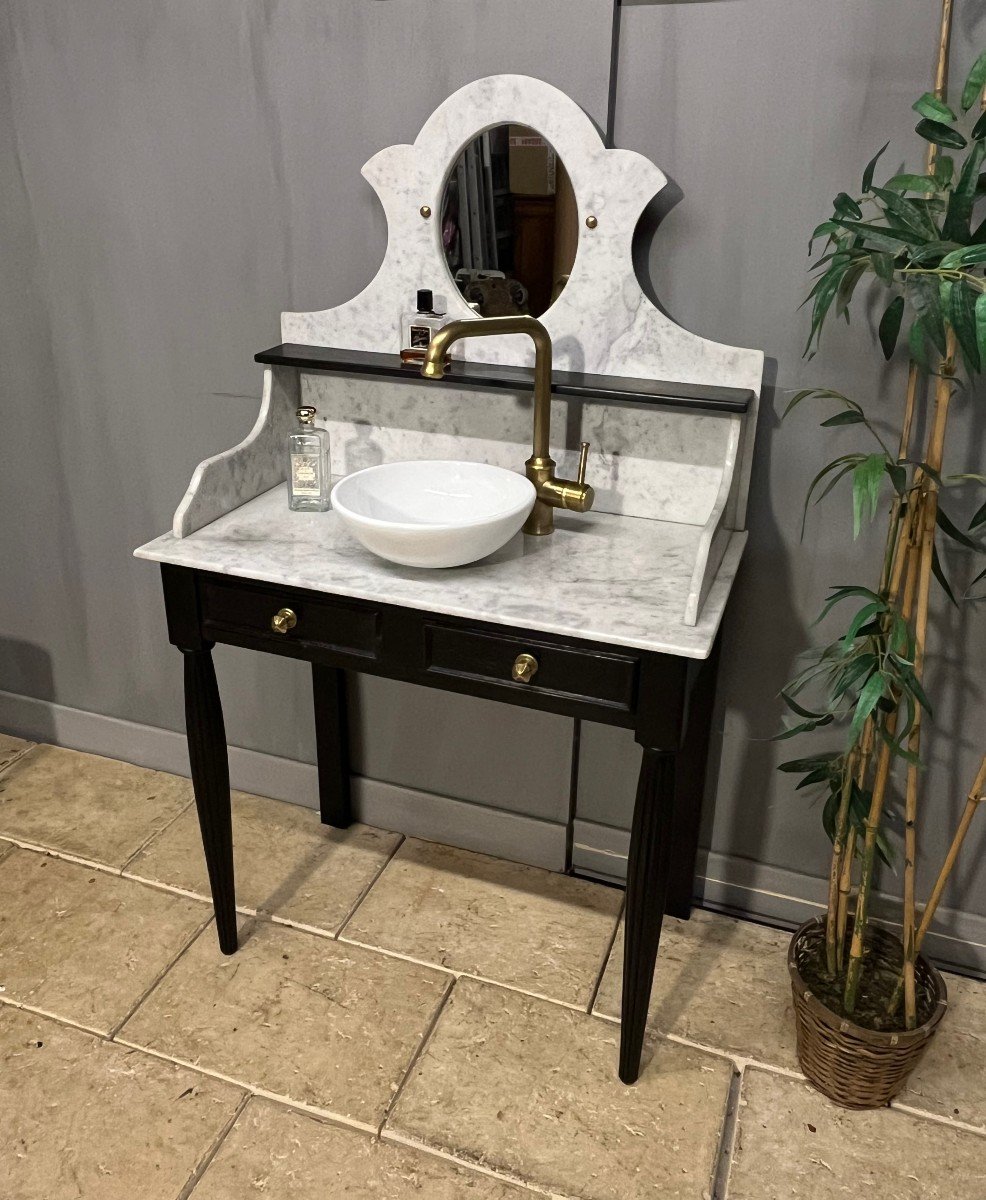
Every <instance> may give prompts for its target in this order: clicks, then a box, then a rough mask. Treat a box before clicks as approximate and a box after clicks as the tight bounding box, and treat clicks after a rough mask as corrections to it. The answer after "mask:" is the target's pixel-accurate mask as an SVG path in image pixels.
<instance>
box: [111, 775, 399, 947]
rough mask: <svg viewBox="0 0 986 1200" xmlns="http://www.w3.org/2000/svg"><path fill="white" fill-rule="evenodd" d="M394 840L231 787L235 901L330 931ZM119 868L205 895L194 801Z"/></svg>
mask: <svg viewBox="0 0 986 1200" xmlns="http://www.w3.org/2000/svg"><path fill="white" fill-rule="evenodd" d="M399 841H400V835H399V834H396V833H387V832H386V831H385V830H382V829H371V828H370V827H369V826H368V825H353V826H351V827H350V828H349V829H345V830H342V829H332V828H330V827H329V826H327V825H323V824H322V823H321V822H320V821H319V818H318V813H316V812H312V810H311V809H308V808H301V807H299V806H298V805H297V804H285V803H283V802H281V801H280V800H265V799H262V798H260V797H257V796H246V795H243V794H242V793H235V794H234V797H233V846H234V853H235V856H236V864H235V869H236V900H237V903H238V904H241V905H243V906H244V907H246V908H252V909H257V910H260V911H263V912H272V913H276V914H277V915H278V916H281V917H286V918H288V919H289V920H292V921H299V922H301V923H302V924H305V925H313V926H315V927H316V928H319V929H327V930H329V931H330V932H333V933H334V932H335V931H336V930H337V929H338V928H339V926H340V925H341V924H342V922H343V921H344V920H345V919H346V917H347V916H348V915H349V913H350V912H351V911H352V909H353V906H354V905H355V904H356V902H357V900H358V899H359V898H360V896H361V895H362V894H363V892H364V890H365V889H366V888H367V887H368V886H369V885H370V884H371V883H372V882H373V879H374V877H375V876H376V874H377V873H378V872H379V870H380V868H381V867H382V866H383V864H384V863H385V862H386V860H387V857H388V856H389V855H390V854H391V853H392V852H393V850H394V847H395V846H396V845H397V843H398V842H399ZM127 873H128V874H133V875H140V876H143V877H145V878H147V879H156V880H159V881H161V882H162V883H170V884H172V885H174V886H176V887H182V888H187V889H188V890H189V891H193V892H198V893H200V894H201V895H204V896H208V895H209V877H208V875H207V874H206V869H205V859H204V857H203V855H202V839H201V837H200V836H199V824H198V819H197V817H196V815H195V810H194V808H191V809H189V810H188V811H187V812H184V813H182V815H181V816H180V817H179V818H178V820H177V821H175V823H174V824H173V825H171V826H170V827H169V828H168V829H166V830H165V831H164V832H163V833H162V834H161V835H160V836H159V837H156V838H154V840H153V841H152V842H151V843H150V845H149V846H147V847H146V849H144V850H143V851H141V853H140V854H139V855H138V856H137V857H136V858H135V859H134V861H133V862H132V863H131V864H130V866H129V867H128V868H127Z"/></svg>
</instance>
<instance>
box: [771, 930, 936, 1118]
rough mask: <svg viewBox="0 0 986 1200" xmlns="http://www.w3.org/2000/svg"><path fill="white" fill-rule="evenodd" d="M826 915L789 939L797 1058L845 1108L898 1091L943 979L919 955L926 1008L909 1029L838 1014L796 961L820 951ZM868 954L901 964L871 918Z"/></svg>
mask: <svg viewBox="0 0 986 1200" xmlns="http://www.w3.org/2000/svg"><path fill="white" fill-rule="evenodd" d="M824 941H825V922H824V920H823V919H822V918H821V917H813V918H812V919H811V920H810V921H806V922H805V923H804V924H803V925H802V926H801V928H800V929H798V931H797V932H796V933H795V935H794V937H792V939H791V948H790V950H789V951H788V957H787V965H788V970H789V971H790V973H791V988H792V991H793V993H794V1013H795V1021H796V1025H797V1033H798V1061H799V1062H800V1063H801V1069H802V1071H804V1073H805V1075H806V1076H807V1077H808V1079H809V1081H810V1082H811V1083H812V1084H814V1086H815V1087H816V1088H818V1090H819V1091H820V1092H823V1093H824V1094H825V1095H826V1096H828V1097H829V1099H830V1100H834V1101H835V1103H836V1104H841V1105H842V1106H843V1107H844V1108H880V1107H882V1106H883V1105H885V1104H889V1103H890V1101H891V1100H892V1099H893V1098H894V1096H896V1095H897V1093H898V1092H899V1091H900V1090H901V1088H902V1087H903V1086H904V1084H905V1083H906V1082H907V1077H908V1075H910V1073H911V1071H913V1070H914V1068H915V1067H916V1066H917V1064H918V1063H919V1062H920V1060H921V1057H922V1055H923V1054H924V1052H925V1050H926V1049H927V1047H928V1043H929V1042H930V1041H931V1038H932V1037H933V1035H934V1033H935V1030H936V1029H937V1027H938V1022H939V1021H940V1020H941V1019H942V1017H943V1016H944V1015H945V1009H946V1007H947V1005H948V999H947V995H946V992H945V981H944V980H943V979H942V977H941V975H940V974H939V973H938V971H936V970H935V968H934V967H933V966H932V965H931V963H929V962H928V961H927V960H926V959H924V958H922V957H921V956H920V955H919V956H918V959H917V963H916V964H915V972H914V973H915V983H916V988H917V995H918V1013H919V1015H924V1014H927V1015H926V1019H925V1021H924V1023H923V1024H922V1025H919V1026H918V1027H917V1028H916V1029H908V1030H900V1031H899V1032H887V1033H879V1032H877V1031H876V1030H873V1029H864V1028H862V1027H861V1026H859V1025H855V1024H853V1022H852V1021H848V1020H846V1019H845V1018H844V1017H840V1016H837V1015H836V1014H835V1013H833V1012H831V1011H830V1010H829V1009H828V1008H826V1007H825V1005H824V1004H822V1002H821V1001H820V1000H819V999H818V998H817V997H816V996H814V995H813V994H812V992H811V990H810V989H809V987H808V985H807V984H806V983H805V981H804V979H803V978H802V975H801V970H800V968H801V967H802V966H803V965H804V964H805V963H806V962H808V961H809V959H812V960H817V957H818V955H819V954H824ZM866 953H867V956H868V957H870V959H871V961H872V960H873V958H876V959H877V960H883V961H884V962H886V963H887V965H888V966H892V967H894V969H896V970H899V969H900V963H901V958H902V955H901V947H900V943H899V942H898V941H897V939H896V938H894V937H893V936H892V935H890V934H889V933H887V932H886V931H885V930H883V929H880V928H879V927H876V926H871V927H870V930H869V934H868V938H867V947H866Z"/></svg>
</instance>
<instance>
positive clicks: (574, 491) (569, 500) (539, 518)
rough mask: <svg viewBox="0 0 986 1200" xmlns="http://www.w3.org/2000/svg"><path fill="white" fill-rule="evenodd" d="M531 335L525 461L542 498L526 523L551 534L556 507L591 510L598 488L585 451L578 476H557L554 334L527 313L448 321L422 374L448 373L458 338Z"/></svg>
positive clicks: (429, 351) (428, 354) (528, 530)
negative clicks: (530, 421) (589, 478)
mask: <svg viewBox="0 0 986 1200" xmlns="http://www.w3.org/2000/svg"><path fill="white" fill-rule="evenodd" d="M506 333H526V334H527V336H528V337H529V338H530V339H531V340H532V341H533V342H534V433H533V437H532V451H531V457H530V458H529V459H528V460H527V462H526V463H525V470H526V472H527V478H528V479H530V481H531V482H532V483H533V484H534V486H535V488H536V489H537V499H536V500H535V502H534V508H533V510H532V511H531V515H530V517H528V519H527V523H526V524H525V526H524V532H525V533H535V534H539V533H552V532H553V531H554V515H553V511H552V510H553V509H555V508H570V509H573V510H574V511H576V512H586V511H587V510H588V509H590V508H591V507H592V501H593V499H594V492H593V490H592V488H591V487H590V486H589V485H588V484H587V483H586V482H585V450H583V455H582V461H581V463H580V469H579V478H578V479H577V480H573V479H558V478H556V477H555V463H554V460H553V459H552V458H551V454H550V450H549V440H550V424H551V336H550V334H549V333H548V331H547V329H545V327H544V326H543V325H542V324H541V322H540V321H537V320H535V319H534V317H528V316H522V315H519V314H518V315H517V316H508V317H481V318H477V319H476V320H471V321H449V323H448V324H447V325H443V326H442V328H441V329H439V331H438V332H437V333H436V334H435V336H434V337H433V338H432V339H431V342H430V344H429V346H428V349H427V350H426V351H425V360H424V363H423V364H422V367H421V374H422V375H423V376H424V377H425V378H426V379H441V378H443V376H444V375H445V359H446V357H447V356H448V352H449V348H450V347H451V346H452V344H453V343H454V342H457V341H459V340H460V339H462V338H470V337H497V336H499V335H501V334H506Z"/></svg>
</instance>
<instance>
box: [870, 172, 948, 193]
mask: <svg viewBox="0 0 986 1200" xmlns="http://www.w3.org/2000/svg"><path fill="white" fill-rule="evenodd" d="M883 186H884V187H885V188H888V189H889V190H890V191H894V192H923V193H926V194H930V193H931V192H937V191H939V190H940V184H939V182H938V180H937V178H936V177H935V176H934V175H895V176H894V177H893V178H892V179H888V180H887V182H886V183H885V184H884V185H883Z"/></svg>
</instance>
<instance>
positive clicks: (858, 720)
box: [849, 673, 884, 742]
mask: <svg viewBox="0 0 986 1200" xmlns="http://www.w3.org/2000/svg"><path fill="white" fill-rule="evenodd" d="M883 690H884V679H883V676H882V675H880V674H879V673H874V674H873V675H871V676H870V677H869V679H867V681H866V683H865V684H863V689H862V691H861V692H860V693H859V699H858V700H857V701H856V711H855V712H854V713H853V717H852V724H851V725H850V726H849V740H850V742H855V741H856V739H857V738H858V737H859V735H860V733H861V732H862V729H863V723H864V722H865V720H866V718H867V717H868V716H869V715H870V713H871V712H872V711H873V709H874V708H876V703H877V701H878V700H879V699H880V697H881V696H882V695H883Z"/></svg>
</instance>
